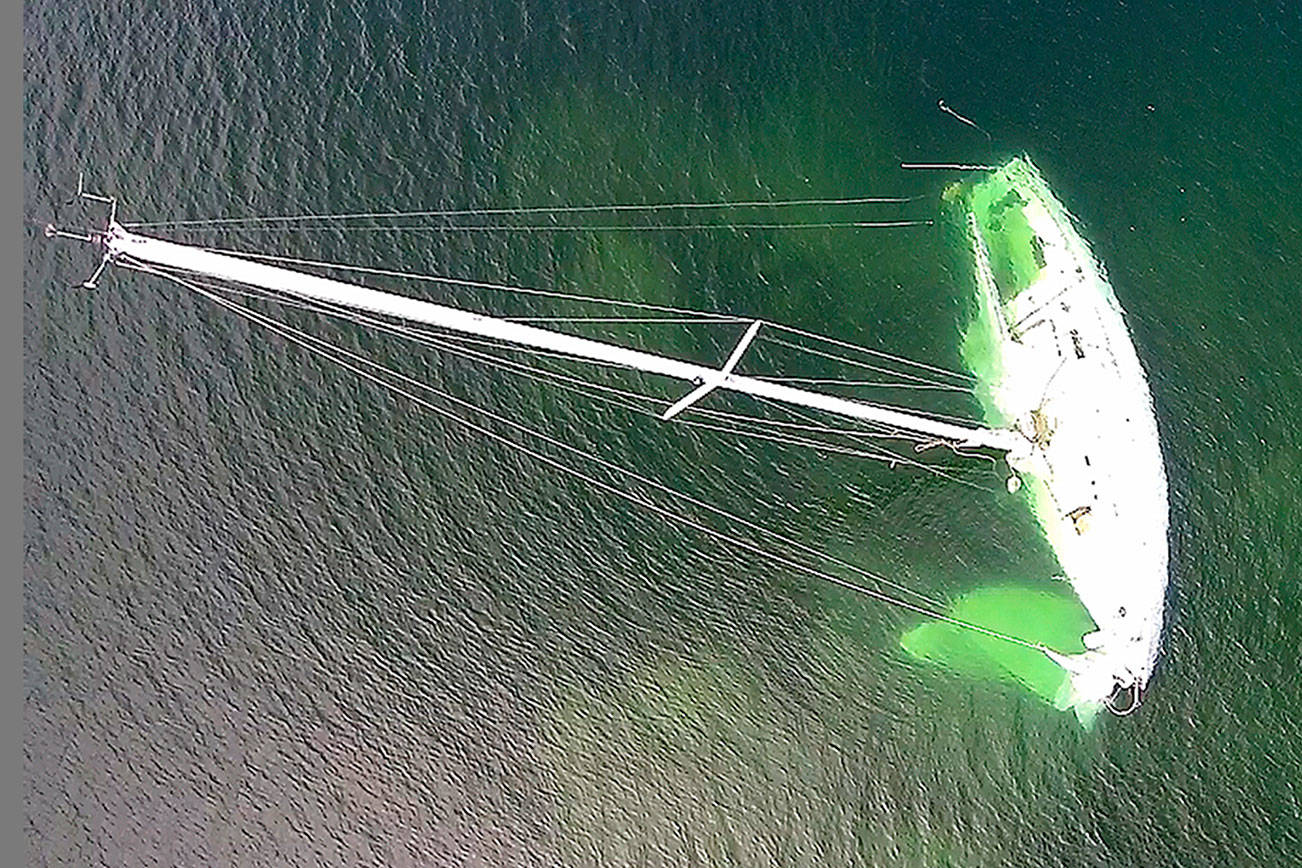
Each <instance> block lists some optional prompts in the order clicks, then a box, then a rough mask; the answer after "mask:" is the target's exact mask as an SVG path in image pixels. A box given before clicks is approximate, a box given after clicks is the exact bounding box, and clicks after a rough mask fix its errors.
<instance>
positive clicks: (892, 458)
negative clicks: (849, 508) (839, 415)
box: [760, 397, 997, 493]
mask: <svg viewBox="0 0 1302 868" xmlns="http://www.w3.org/2000/svg"><path fill="white" fill-rule="evenodd" d="M760 400H761V401H763V402H765V403H769V404H773V403H774V402H773V401H772V399H770V398H764V397H760ZM776 406H781V405H776ZM781 409H783V410H788V412H790V413H791V414H792V415H794V416H798V417H800V418H806V417H805V414H804V413H801V412H799V411H797V410H794V409H789V408H787V407H781ZM877 448H878V449H880V450H881V451H882V452H884V453H886V454H885V455H880V456H877V457H878V459H879V460H881V461H885V462H887V463H888V464H890V465H891V466H892V467H894V466H895V465H896V464H904V465H908V466H913V467H917V468H919V469H922V470H925V471H927V472H928V473H930V474H932V475H933V476H937V477H940V478H942V479H947V480H949V481H950V482H957V483H958V484H959V485H966V486H968V487H969V488H975V489H977V490H979V491H988V492H991V493H995V492H996V491H997V489H994V488H992V487H990V486H988V485H982V484H981V483H979V482H972V481H971V480H968V479H963V478H962V477H960V476H955V475H954V474H952V473H948V472H946V471H945V470H943V469H942V468H939V467H935V466H933V465H930V464H925V463H923V462H921V461H918V460H917V459H914V458H909V457H908V456H907V455H901V454H899V453H898V452H896V451H894V450H893V449H888V448H887V447H885V446H881V445H879V446H877ZM955 454H957V453H955Z"/></svg>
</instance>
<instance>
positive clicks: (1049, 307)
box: [968, 159, 1168, 706]
mask: <svg viewBox="0 0 1302 868" xmlns="http://www.w3.org/2000/svg"><path fill="white" fill-rule="evenodd" d="M991 181H992V182H993V183H994V184H998V185H1007V187H1009V188H1010V189H1011V191H1013V193H1014V194H1015V196H1016V198H1005V199H1004V203H1005V209H1006V210H1001V211H997V212H996V211H993V210H987V211H986V212H983V213H982V215H981V216H980V217H979V216H978V210H979V209H978V208H977V206H973V210H970V211H969V212H968V219H969V229H970V230H971V231H972V235H973V244H974V252H975V256H976V260H977V277H978V284H979V286H980V292H981V298H982V303H983V304H986V305H988V306H989V307H988V308H987V310H988V311H989V312H991V313H992V314H995V315H994V316H993V317H992V318H993V319H994V321H995V322H996V330H997V332H998V336H997V345H998V356H999V359H998V363H999V364H998V367H1001V368H1002V373H1001V374H1000V375H998V376H997V378H996V380H995V382H993V383H991V386H992V392H993V395H992V397H993V400H994V403H995V404H996V406H997V408H998V410H999V411H1000V412H1001V413H1002V414H1003V415H1004V416H1005V417H1007V418H1008V419H1009V420H1012V421H1014V422H1015V424H1016V425H1017V426H1018V427H1019V428H1020V429H1021V430H1022V432H1023V433H1024V434H1026V435H1027V436H1028V437H1031V438H1033V439H1034V440H1035V441H1036V445H1035V447H1034V448H1033V449H1032V450H1031V452H1030V453H1029V454H1025V453H1024V454H1020V455H1012V456H1010V463H1011V464H1012V465H1013V467H1014V469H1015V470H1017V471H1018V472H1019V474H1021V475H1022V476H1023V478H1024V479H1025V481H1026V482H1028V483H1029V485H1028V486H1027V488H1026V491H1027V493H1028V496H1029V497H1030V499H1031V501H1032V508H1033V511H1034V513H1035V515H1036V517H1037V519H1038V520H1039V522H1040V524H1041V526H1042V527H1043V529H1044V533H1045V535H1046V537H1047V539H1048V541H1049V543H1050V545H1051V546H1052V548H1053V550H1054V552H1055V553H1056V554H1057V557H1058V561H1059V564H1060V565H1061V566H1062V569H1063V572H1064V574H1065V578H1066V579H1067V580H1068V581H1070V582H1071V585H1072V587H1073V589H1074V590H1075V592H1076V594H1077V596H1078V597H1079V598H1080V600H1081V602H1082V603H1083V604H1084V605H1085V607H1086V609H1088V611H1089V613H1090V615H1091V616H1092V618H1093V619H1094V622H1095V624H1096V625H1097V626H1098V628H1099V629H1098V632H1096V633H1092V634H1090V635H1088V636H1086V637H1085V645H1086V647H1087V648H1089V649H1091V650H1090V651H1088V652H1086V653H1085V654H1082V655H1071V656H1063V655H1054V657H1055V659H1056V660H1058V662H1059V663H1061V664H1062V665H1063V666H1064V667H1065V668H1067V669H1068V671H1069V672H1071V676H1072V677H1071V688H1072V690H1073V696H1071V697H1069V698H1068V701H1069V703H1070V704H1072V705H1076V706H1082V705H1086V704H1090V703H1106V702H1108V701H1109V698H1110V697H1112V696H1113V694H1114V693H1115V692H1116V690H1117V689H1118V688H1126V689H1133V690H1134V691H1135V692H1134V700H1135V701H1137V700H1138V695H1139V691H1142V689H1143V688H1144V686H1145V685H1146V684H1147V682H1148V679H1149V677H1150V675H1151V674H1152V671H1153V666H1154V663H1155V661H1156V658H1157V653H1158V645H1159V641H1160V637H1161V632H1162V620H1163V607H1164V599H1165V591H1166V583H1167V514H1168V507H1167V483H1166V476H1165V472H1164V470H1163V465H1162V455H1161V451H1160V448H1159V444H1158V432H1157V422H1156V419H1155V416H1154V412H1153V405H1152V399H1151V396H1150V394H1149V390H1148V384H1147V381H1146V379H1145V376H1144V370H1143V368H1142V367H1141V366H1140V363H1139V358H1138V356H1137V355H1136V353H1135V348H1134V345H1133V342H1132V341H1131V338H1130V334H1129V331H1128V330H1127V328H1126V324H1125V321H1124V319H1123V312H1122V309H1121V306H1120V305H1119V304H1118V302H1117V299H1116V296H1115V295H1114V293H1113V291H1112V288H1111V286H1109V284H1108V281H1107V277H1106V274H1105V273H1104V270H1103V267H1102V265H1101V264H1100V263H1099V262H1098V261H1097V260H1096V259H1095V258H1094V257H1093V255H1092V254H1091V253H1090V251H1089V248H1088V247H1087V246H1086V244H1085V242H1084V241H1083V240H1082V239H1081V237H1080V236H1079V235H1078V234H1077V232H1076V230H1075V227H1074V225H1073V222H1072V219H1071V216H1070V215H1069V214H1068V213H1067V211H1066V209H1065V208H1064V207H1063V206H1062V205H1061V203H1059V202H1058V201H1057V200H1056V199H1055V198H1054V197H1053V195H1052V193H1050V191H1049V189H1048V187H1047V186H1046V185H1045V183H1044V181H1043V179H1042V178H1041V177H1040V175H1039V173H1038V172H1037V171H1036V169H1035V167H1034V166H1033V165H1031V164H1030V162H1029V161H1026V160H1024V159H1017V160H1013V161H1012V162H1010V163H1009V164H1007V165H1006V166H1004V167H1002V168H1001V169H1000V170H999V171H997V172H995V173H994V174H993V175H992V176H991ZM990 189H1001V188H1000V187H992V188H990ZM1001 192H1002V191H1001ZM1019 200H1020V201H1019ZM1009 211H1020V212H1021V214H1022V215H1023V216H1024V218H1025V221H1026V224H1019V225H1021V226H1023V227H1024V226H1025V225H1029V229H1030V232H1031V233H1033V235H1034V237H1035V238H1038V247H1039V250H1038V251H1035V252H1034V254H1033V255H1035V264H1034V265H1032V266H1031V268H1030V269H1029V272H1030V273H1029V276H1028V273H1027V272H1025V271H1024V272H1023V275H1022V276H1021V278H1019V279H1018V280H1016V281H1014V280H1011V279H1009V277H1008V272H1007V269H1005V270H1004V272H1003V274H1002V277H1003V278H1004V283H1005V286H1004V287H1003V295H1002V300H1001V295H1000V289H999V287H998V286H997V285H996V270H997V263H995V265H994V266H992V262H993V260H992V258H991V257H992V253H991V248H990V246H988V243H992V244H995V245H998V251H997V253H996V254H994V255H1002V256H1005V257H1007V256H1008V255H1009V248H1010V237H1009V236H1008V235H1005V236H1004V237H1001V238H993V237H992V235H993V234H994V233H996V232H1002V231H1004V229H1002V228H998V227H1001V226H1007V225H1009V224H1005V223H1003V221H1002V220H999V219H996V217H995V216H993V215H996V214H999V215H1008V212H1009ZM1009 219H1011V220H1016V219H1017V217H1016V215H1015V214H1013V215H1011V217H1010V218H1009ZM983 221H984V222H983ZM991 225H994V226H995V227H996V228H994V229H991V228H990V227H991ZM1013 234H1016V233H1013ZM1034 244H1035V242H1032V246H1034ZM1023 252H1025V251H1023ZM1025 261H1026V260H1025V259H1024V260H1023V262H1025ZM1040 263H1042V265H1040ZM1036 265H1040V267H1039V268H1038V273H1034V272H1035V266H1036ZM1037 417H1038V418H1037Z"/></svg>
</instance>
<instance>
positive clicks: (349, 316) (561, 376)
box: [191, 277, 986, 462]
mask: <svg viewBox="0 0 1302 868" xmlns="http://www.w3.org/2000/svg"><path fill="white" fill-rule="evenodd" d="M191 280H194V278H193V277H191ZM194 282H197V284H199V285H202V286H207V288H208V289H214V290H216V292H223V293H233V294H237V295H245V297H253V298H260V299H264V301H272V302H279V303H283V305H286V306H290V307H297V308H299V310H306V311H310V312H315V314H324V315H332V316H340V318H342V319H346V320H349V321H352V323H354V324H358V325H368V327H371V328H376V329H379V331H381V332H385V333H389V334H396V336H400V337H406V338H408V340H413V341H415V342H418V344H423V345H428V346H432V347H435V349H443V350H444V351H458V350H460V353H458V354H460V355H462V357H465V358H478V359H482V360H484V362H487V363H488V364H492V366H493V367H500V368H505V370H508V371H513V372H516V373H525V375H526V376H530V377H531V379H535V380H538V379H542V380H549V381H552V383H553V384H555V385H560V383H559V381H568V383H573V384H578V385H579V387H582V388H566V387H562V385H560V388H565V389H566V390H569V392H574V393H577V394H583V396H585V397H589V398H594V400H603V401H605V402H607V403H615V405H616V406H621V407H624V409H630V410H634V411H637V413H639V414H642V415H652V416H655V415H659V414H656V413H654V411H650V410H644V409H642V407H637V406H633V405H629V403H626V402H621V401H613V400H611V398H604V397H603V396H598V394H592V390H600V392H609V393H613V394H618V396H622V397H628V398H634V400H638V401H647V402H652V403H656V405H659V403H664V401H665V398H659V397H652V396H644V394H641V393H637V392H629V390H626V389H618V388H615V387H609V385H603V384H596V383H589V381H586V380H581V379H578V377H574V376H568V375H565V373H561V372H559V371H552V370H548V368H538V367H533V366H529V364H525V363H521V362H517V360H512V359H504V358H501V357H496V355H492V354H486V353H478V351H474V350H469V349H466V347H464V346H460V345H457V344H456V342H454V341H457V340H465V338H464V337H462V336H460V334H457V336H445V334H440V336H441V337H444V338H445V340H447V342H444V341H439V340H435V338H434V337H432V336H431V334H430V333H428V332H424V331H422V329H415V328H411V327H408V325H400V324H395V323H388V321H385V320H376V319H371V318H370V316H366V315H361V314H357V312H355V311H352V310H349V308H344V307H341V306H327V305H323V303H315V305H314V303H302V302H299V301H297V299H292V298H286V297H283V295H277V294H268V293H250V292H243V290H237V289H233V288H229V286H219V285H215V284H211V282H206V281H199V280H195V281H194ZM492 346H501V345H492ZM503 349H513V347H509V346H505V347H503ZM564 358H568V357H564ZM766 403H771V405H773V406H776V407H779V409H780V410H783V411H785V413H790V414H793V415H798V416H799V418H803V419H806V420H809V422H816V420H815V419H812V418H810V416H806V415H803V414H796V413H794V411H793V410H792V409H789V407H785V406H783V405H777V403H776V402H772V401H767V400H766ZM691 411H693V413H698V414H700V415H703V416H707V418H712V419H724V420H729V422H741V423H750V424H762V426H772V427H779V428H793V429H802V431H810V432H814V433H832V435H837V436H844V437H849V439H854V440H859V439H865V437H867V439H883V440H907V441H910V442H930V441H931V439H927V437H922V436H918V435H913V433H909V432H901V431H892V429H887V431H885V432H881V431H868V429H853V428H833V427H828V426H823V424H799V423H792V422H785V420H780V419H769V418H763V416H753V415H746V414H737V413H727V411H721V410H708V409H704V407H699V406H697V407H691ZM811 442H814V441H811ZM883 449H884V448H883ZM887 453H888V455H889V457H888V455H868V457H876V458H880V459H881V461H887V462H897V461H906V459H905V458H904V457H902V455H898V453H894V452H891V450H887ZM958 454H962V453H958ZM982 457H986V455H982Z"/></svg>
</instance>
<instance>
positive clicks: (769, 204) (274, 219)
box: [122, 196, 920, 228]
mask: <svg viewBox="0 0 1302 868" xmlns="http://www.w3.org/2000/svg"><path fill="white" fill-rule="evenodd" d="M918 198H920V197H918V196H856V197H852V198H847V199H777V200H773V199H770V200H763V199H760V200H754V201H749V202H744V201H743V202H658V203H647V204H623V205H551V206H547V205H538V206H531V207H517V208H455V209H445V210H435V211H370V212H356V213H352V214H286V215H278V216H263V217H217V218H212V219H208V220H158V221H154V222H152V223H145V222H140V223H123V224H122V225H123V226H124V227H127V228H131V227H146V226H203V225H213V224H236V223H282V222H286V223H287V222H293V221H296V220H363V219H388V218H393V217H491V216H499V215H500V216H505V215H509V214H586V213H593V212H599V211H658V210H671V209H678V208H681V209H685V210H687V209H697V210H700V209H706V208H785V207H789V206H794V205H871V204H878V203H882V204H891V203H903V202H912V201H915V200H917V199H918Z"/></svg>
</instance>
